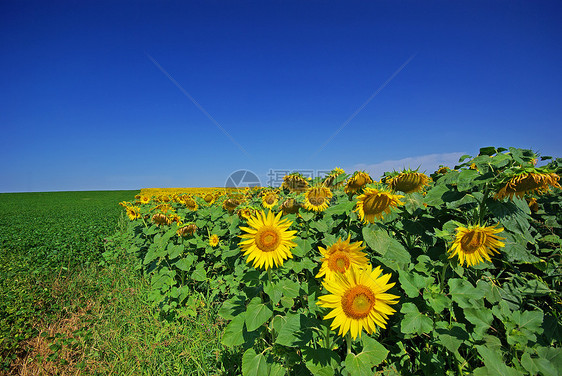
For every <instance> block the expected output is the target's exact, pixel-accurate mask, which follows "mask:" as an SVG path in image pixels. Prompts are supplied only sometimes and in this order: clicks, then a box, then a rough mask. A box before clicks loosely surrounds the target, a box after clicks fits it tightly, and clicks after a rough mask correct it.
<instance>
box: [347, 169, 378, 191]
mask: <svg viewBox="0 0 562 376" xmlns="http://www.w3.org/2000/svg"><path fill="white" fill-rule="evenodd" d="M372 182H373V179H371V177H370V176H369V174H367V173H366V172H364V171H355V173H354V174H353V176H352V177H351V178H349V180H348V181H347V184H346V185H345V189H344V192H345V193H347V194H356V193H358V192H359V191H360V190H361V189H362V188H363V187H364V186H365V185H367V184H370V183H372Z"/></svg>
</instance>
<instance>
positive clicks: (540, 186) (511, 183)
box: [494, 171, 561, 200]
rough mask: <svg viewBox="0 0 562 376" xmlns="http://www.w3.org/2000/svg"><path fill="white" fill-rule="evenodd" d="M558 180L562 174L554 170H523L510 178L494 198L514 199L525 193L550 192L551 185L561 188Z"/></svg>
mask: <svg viewBox="0 0 562 376" xmlns="http://www.w3.org/2000/svg"><path fill="white" fill-rule="evenodd" d="M558 180H560V176H558V175H557V174H555V173H553V172H550V173H548V172H538V171H537V172H522V173H519V174H516V175H514V176H512V177H511V178H509V179H508V180H507V182H506V183H505V185H504V186H503V187H502V188H501V189H500V190H499V191H498V192H497V193H496V195H495V196H494V198H495V199H496V200H501V199H503V198H504V197H508V198H509V199H513V196H517V197H519V198H521V197H523V196H524V195H525V193H536V194H542V193H545V192H548V191H549V190H550V187H553V188H561V187H560V184H558Z"/></svg>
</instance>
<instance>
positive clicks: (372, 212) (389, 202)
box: [355, 188, 404, 223]
mask: <svg viewBox="0 0 562 376" xmlns="http://www.w3.org/2000/svg"><path fill="white" fill-rule="evenodd" d="M403 197H404V196H402V195H395V194H393V193H392V192H389V191H386V190H379V189H376V188H366V189H365V192H364V193H363V194H362V195H360V196H359V197H357V208H356V209H355V211H356V212H357V213H358V215H359V219H360V220H361V221H363V222H365V223H367V222H370V223H373V222H375V218H379V219H382V218H383V214H384V213H386V214H389V213H390V210H391V208H395V207H397V206H398V205H404V203H403V202H402V201H400V199H401V198H403Z"/></svg>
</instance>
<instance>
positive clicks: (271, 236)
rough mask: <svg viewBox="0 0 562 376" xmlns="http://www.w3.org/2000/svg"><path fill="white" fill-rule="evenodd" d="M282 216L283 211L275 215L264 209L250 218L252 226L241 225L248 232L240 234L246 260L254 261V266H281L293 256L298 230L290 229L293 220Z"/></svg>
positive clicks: (249, 222)
mask: <svg viewBox="0 0 562 376" xmlns="http://www.w3.org/2000/svg"><path fill="white" fill-rule="evenodd" d="M280 218H281V213H279V214H277V215H274V214H273V212H271V211H269V212H268V213H267V214H265V213H264V211H263V210H262V211H259V212H258V213H257V215H256V216H253V217H251V218H250V219H249V220H248V225H249V226H251V227H240V229H242V230H244V231H246V232H247V234H244V235H240V238H242V240H241V241H240V243H239V244H240V248H241V250H242V252H244V256H248V259H247V260H246V262H247V263H249V262H250V261H253V263H252V266H253V267H254V268H262V267H263V268H265V270H267V269H269V268H271V267H273V264H275V266H281V265H283V261H284V260H286V259H288V258H293V254H292V253H291V248H294V247H295V246H296V244H295V243H294V242H293V241H292V240H293V239H294V238H295V234H296V233H297V232H296V231H290V230H288V228H289V227H290V226H291V224H292V222H291V221H289V220H286V219H283V220H281V219H280Z"/></svg>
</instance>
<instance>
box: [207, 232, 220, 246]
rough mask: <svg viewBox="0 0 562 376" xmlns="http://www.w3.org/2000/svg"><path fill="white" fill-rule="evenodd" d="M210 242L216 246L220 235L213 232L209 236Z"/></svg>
mask: <svg viewBox="0 0 562 376" xmlns="http://www.w3.org/2000/svg"><path fill="white" fill-rule="evenodd" d="M209 244H210V246H211V247H216V246H217V245H219V237H218V236H217V235H216V234H213V235H211V236H210V237H209Z"/></svg>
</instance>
